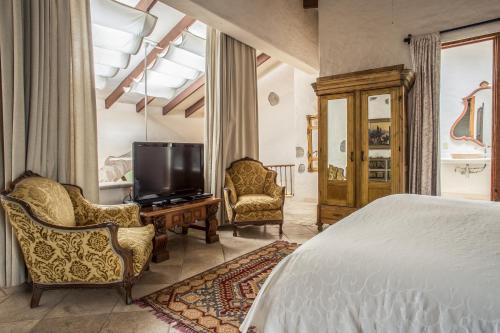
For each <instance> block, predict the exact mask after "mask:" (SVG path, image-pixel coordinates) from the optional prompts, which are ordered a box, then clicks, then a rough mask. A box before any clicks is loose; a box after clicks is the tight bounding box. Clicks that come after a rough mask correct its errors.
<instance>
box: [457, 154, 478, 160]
mask: <svg viewBox="0 0 500 333" xmlns="http://www.w3.org/2000/svg"><path fill="white" fill-rule="evenodd" d="M451 157H452V158H454V159H456V160H470V159H476V158H485V156H484V154H481V153H452V154H451Z"/></svg>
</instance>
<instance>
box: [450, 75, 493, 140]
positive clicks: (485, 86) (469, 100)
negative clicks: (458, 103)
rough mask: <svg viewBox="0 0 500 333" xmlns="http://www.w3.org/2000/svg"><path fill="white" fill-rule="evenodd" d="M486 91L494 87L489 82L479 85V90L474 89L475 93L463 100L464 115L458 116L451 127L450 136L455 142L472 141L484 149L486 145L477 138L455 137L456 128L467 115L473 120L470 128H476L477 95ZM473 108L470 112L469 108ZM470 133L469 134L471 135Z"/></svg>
mask: <svg viewBox="0 0 500 333" xmlns="http://www.w3.org/2000/svg"><path fill="white" fill-rule="evenodd" d="M485 89H492V86H491V85H490V84H489V83H488V82H487V81H482V82H481V83H480V84H479V88H476V89H474V91H472V92H471V93H470V94H469V95H467V96H465V97H464V98H462V102H463V104H464V110H463V111H462V113H461V114H460V116H458V118H457V120H455V122H454V123H453V125H452V126H451V129H450V136H451V138H452V139H454V140H462V141H471V142H474V143H476V144H478V145H480V146H481V147H484V146H485V144H484V143H483V142H481V141H479V140H477V139H476V138H475V137H472V136H470V135H469V136H465V135H464V136H456V135H455V129H456V127H457V126H458V124H459V123H460V121H461V120H462V119H463V118H464V117H465V116H466V115H467V113H469V117H470V118H471V120H472V121H470V122H469V123H470V128H472V127H474V126H475V122H474V118H475V112H476V110H475V103H474V102H475V98H476V96H475V95H476V93H477V92H478V91H481V90H485ZM471 106H472V109H471V110H469V108H470V107H471ZM470 132H475V131H474V130H473V131H470ZM470 132H469V133H470Z"/></svg>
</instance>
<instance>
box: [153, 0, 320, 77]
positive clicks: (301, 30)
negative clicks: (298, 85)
mask: <svg viewBox="0 0 500 333" xmlns="http://www.w3.org/2000/svg"><path fill="white" fill-rule="evenodd" d="M161 1H162V2H164V3H166V4H167V5H169V6H172V7H174V8H175V9H177V10H179V11H181V12H183V13H185V14H186V15H190V16H192V17H195V18H197V19H199V20H200V21H203V22H204V23H206V24H207V25H209V26H212V27H214V28H216V29H218V30H220V31H222V32H224V33H226V34H228V35H230V36H232V37H234V38H236V39H238V40H240V41H242V42H243V43H246V44H248V45H250V46H252V47H254V48H256V49H258V50H260V51H262V52H265V53H267V54H269V55H270V56H271V57H273V58H275V59H279V60H280V61H282V62H285V63H288V64H290V65H292V66H294V67H298V68H300V69H302V70H304V71H306V72H309V73H314V72H318V69H319V57H318V55H319V53H318V52H319V51H318V12H317V11H316V10H310V9H309V10H305V9H304V8H303V7H302V0H273V1H269V0H252V1H248V0H161Z"/></svg>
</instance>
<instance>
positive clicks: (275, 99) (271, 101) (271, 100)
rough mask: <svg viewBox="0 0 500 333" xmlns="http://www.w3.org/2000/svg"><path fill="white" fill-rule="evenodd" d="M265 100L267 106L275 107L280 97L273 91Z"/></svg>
mask: <svg viewBox="0 0 500 333" xmlns="http://www.w3.org/2000/svg"><path fill="white" fill-rule="evenodd" d="M267 100H268V101H269V104H270V105H271V106H275V105H278V104H279V102H280V97H279V96H278V94H277V93H275V92H274V91H271V92H270V93H269V96H267Z"/></svg>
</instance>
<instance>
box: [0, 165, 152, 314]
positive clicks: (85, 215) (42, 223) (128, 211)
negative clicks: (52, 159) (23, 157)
mask: <svg viewBox="0 0 500 333" xmlns="http://www.w3.org/2000/svg"><path fill="white" fill-rule="evenodd" d="M0 198H1V201H2V206H3V207H4V209H5V211H6V213H7V216H8V218H9V221H10V223H11V225H12V227H13V228H14V232H15V234H16V237H17V240H18V241H19V244H20V247H21V250H22V252H23V255H24V260H25V263H26V266H27V268H28V272H29V274H30V276H31V279H32V283H33V294H32V298H31V307H36V306H38V303H39V301H40V297H41V295H42V292H43V290H46V289H53V288H64V287H112V286H115V287H122V288H124V289H125V301H126V303H127V304H130V303H131V301H132V298H131V297H132V296H131V292H132V285H133V284H134V283H135V282H136V281H137V279H138V278H139V277H140V276H141V274H142V273H143V271H144V270H145V269H147V268H148V267H149V262H150V258H151V252H152V238H153V236H154V227H153V225H146V226H142V225H141V223H140V218H139V206H137V205H135V204H126V205H115V206H101V205H95V204H92V203H90V202H89V201H87V200H86V199H85V198H84V197H83V195H82V190H81V189H80V188H79V187H78V186H75V185H62V184H59V183H57V182H55V181H53V180H50V179H47V178H43V177H40V176H38V175H36V174H33V173H31V172H29V171H28V172H26V173H25V174H24V175H23V176H21V177H20V178H18V179H17V180H16V181H14V183H13V185H12V186H11V188H10V190H8V191H5V192H3V193H2V194H1V195H0Z"/></svg>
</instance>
